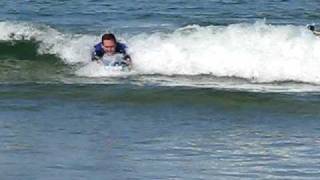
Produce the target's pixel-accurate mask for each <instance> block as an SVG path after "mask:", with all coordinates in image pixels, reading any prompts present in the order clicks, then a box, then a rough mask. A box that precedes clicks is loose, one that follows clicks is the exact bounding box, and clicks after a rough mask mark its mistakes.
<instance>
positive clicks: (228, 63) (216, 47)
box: [130, 22, 320, 83]
mask: <svg viewBox="0 0 320 180" xmlns="http://www.w3.org/2000/svg"><path fill="white" fill-rule="evenodd" d="M130 42H131V43H130V46H131V50H132V51H133V52H135V53H133V54H134V59H135V69H136V70H137V71H138V72H140V73H146V74H150V73H157V74H166V75H174V74H182V75H186V74H188V75H198V74H212V75H214V76H228V77H239V78H246V79H250V80H254V81H258V82H270V81H290V80H292V81H302V82H313V83H314V82H315V83H320V74H319V72H320V39H319V38H318V37H315V36H314V35H313V34H312V33H311V32H310V31H308V30H307V29H306V28H305V27H297V26H291V25H287V26H273V25H267V24H265V23H260V22H257V23H255V24H236V25H229V26H227V27H217V26H207V27H200V26H198V25H193V26H187V27H184V28H181V29H178V30H176V31H175V32H173V33H172V34H152V35H141V36H137V37H133V38H132V39H131V40H130Z"/></svg>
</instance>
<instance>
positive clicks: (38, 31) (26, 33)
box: [0, 22, 98, 64]
mask: <svg viewBox="0 0 320 180" xmlns="http://www.w3.org/2000/svg"><path fill="white" fill-rule="evenodd" d="M97 39H98V36H96V37H95V36H89V35H77V34H63V33H61V32H59V31H57V30H55V29H53V28H51V27H49V26H45V25H34V24H30V23H23V22H0V40H1V41H11V40H30V41H31V40H32V41H36V42H38V43H39V46H40V47H39V49H38V53H39V54H54V55H56V56H57V57H59V58H61V59H62V60H63V61H64V62H65V63H66V64H74V63H79V62H86V61H89V59H90V58H89V57H90V54H89V53H88V52H89V51H90V48H91V46H92V44H93V43H94V42H95V41H97Z"/></svg>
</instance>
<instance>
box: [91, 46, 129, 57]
mask: <svg viewBox="0 0 320 180" xmlns="http://www.w3.org/2000/svg"><path fill="white" fill-rule="evenodd" d="M126 49H127V46H126V45H125V44H123V43H119V42H117V44H116V51H115V53H120V54H123V56H124V59H126V58H127V57H126V56H128V54H127V51H126ZM104 54H105V52H104V50H103V48H102V43H101V42H100V43H98V44H96V45H95V46H94V50H93V52H92V54H91V60H92V61H95V60H99V59H101V58H102V57H103V55H104ZM129 58H130V57H129Z"/></svg>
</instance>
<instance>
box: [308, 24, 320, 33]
mask: <svg viewBox="0 0 320 180" xmlns="http://www.w3.org/2000/svg"><path fill="white" fill-rule="evenodd" d="M307 27H308V29H309V30H310V31H312V32H313V34H314V35H316V36H320V31H318V30H316V27H315V25H308V26H307Z"/></svg>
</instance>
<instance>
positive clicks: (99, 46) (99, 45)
mask: <svg viewBox="0 0 320 180" xmlns="http://www.w3.org/2000/svg"><path fill="white" fill-rule="evenodd" d="M101 45H102V43H101V42H100V43H98V44H96V45H94V49H95V50H100V49H102V46H101Z"/></svg>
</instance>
